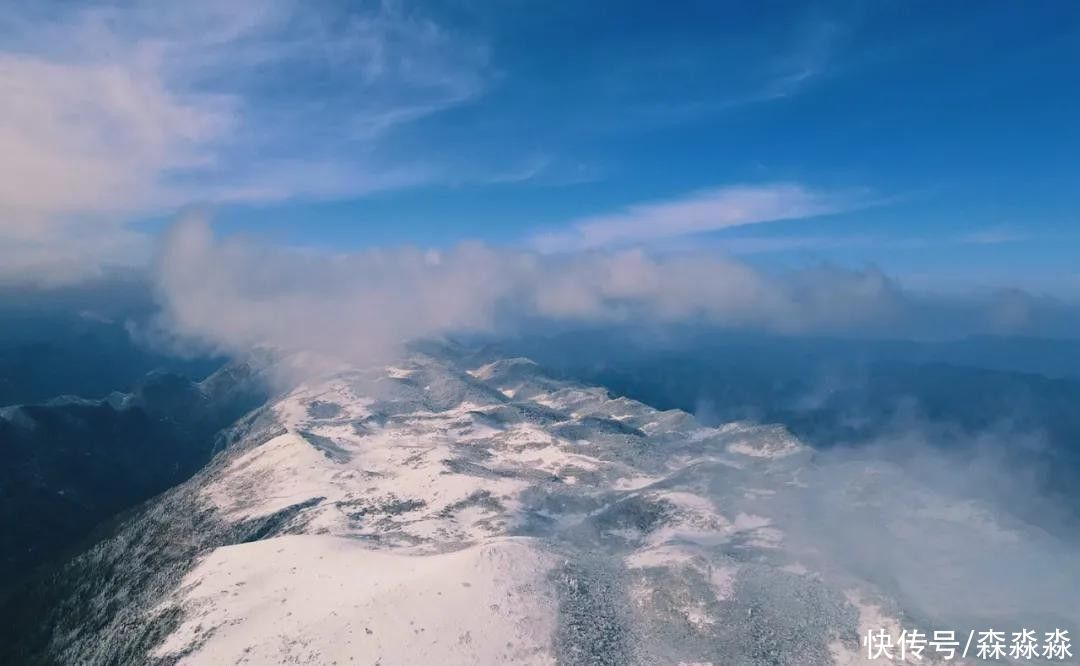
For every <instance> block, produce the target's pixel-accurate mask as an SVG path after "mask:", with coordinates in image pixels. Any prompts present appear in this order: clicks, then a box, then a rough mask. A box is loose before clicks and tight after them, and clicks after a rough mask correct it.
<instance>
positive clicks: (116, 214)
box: [0, 0, 487, 277]
mask: <svg viewBox="0 0 1080 666" xmlns="http://www.w3.org/2000/svg"><path fill="white" fill-rule="evenodd" d="M323 10H325V11H323ZM0 39H2V40H3V41H2V42H0V43H2V44H3V46H2V47H0V98H3V99H4V100H5V102H4V104H2V105H0V154H3V155H4V159H3V160H0V233H2V234H3V235H4V237H5V238H9V239H15V240H18V241H19V243H20V247H23V248H24V249H25V248H26V247H33V248H36V250H37V251H38V252H40V253H42V254H43V255H44V254H46V253H47V252H48V248H49V247H50V245H55V244H56V243H61V244H63V243H68V242H69V240H70V239H72V238H73V237H78V236H86V235H87V234H88V233H89V232H88V231H87V229H88V228H95V227H96V229H97V230H99V231H101V232H106V231H113V230H115V229H116V228H117V221H118V220H122V219H129V218H130V217H131V216H133V215H136V214H143V213H152V212H161V211H166V210H170V209H175V208H176V207H178V206H182V205H185V204H188V203H192V202H214V201H232V200H241V201H248V202H251V201H278V200H282V199H289V198H298V197H300V198H303V197H311V198H324V197H336V196H350V195H356V194H363V193H367V192H370V191H373V190H380V189H387V188H393V187H400V186H403V185H411V184H415V183H417V182H423V181H425V180H428V179H430V178H432V177H433V173H434V170H433V169H432V167H431V165H429V164H424V163H423V162H422V161H421V159H420V158H417V159H415V160H410V159H405V158H402V157H400V156H396V155H393V154H392V153H391V152H390V151H386V150H382V148H383V146H384V145H385V143H386V142H387V140H388V137H389V136H390V134H391V133H392V132H393V131H394V130H396V129H399V128H401V127H403V126H405V125H408V124H410V123H414V122H416V121H418V120H420V119H422V118H424V117H426V116H430V115H432V114H434V113H438V112H439V111H442V110H444V109H447V108H449V107H452V106H455V105H458V104H461V103H463V102H465V101H467V100H469V99H472V98H473V97H475V96H477V95H479V94H480V93H481V92H482V91H483V90H484V87H485V85H486V67H487V52H486V49H485V48H484V47H483V45H481V44H477V43H473V42H472V41H469V40H467V39H464V38H461V37H459V36H458V35H456V34H453V33H451V32H450V31H448V30H446V29H444V28H443V27H441V26H440V25H437V24H436V23H434V22H432V21H429V20H427V19H425V18H423V17H421V16H418V15H416V14H415V13H412V12H409V11H406V10H404V9H403V8H401V7H400V6H399V5H397V4H396V3H385V4H379V5H376V6H375V7H374V8H369V9H366V10H362V11H352V10H349V11H346V10H344V9H343V10H340V11H337V10H334V9H333V8H327V7H322V8H321V10H320V11H318V12H316V11H311V9H310V7H309V6H308V5H306V4H304V3H300V2H294V1H293V0H243V1H242V2H232V3H213V2H207V1H204V0H195V1H194V2H188V3H184V5H183V7H182V8H181V7H174V6H173V5H171V4H169V3H156V2H154V3H147V4H145V5H140V6H138V7H129V6H126V5H121V4H119V3H117V4H112V3H111V2H108V1H106V2H98V3H94V4H90V5H84V6H81V7H80V8H79V9H78V10H77V11H73V12H67V13H64V14H60V13H58V12H54V13H48V14H46V13H44V12H38V11H35V10H33V9H32V8H30V7H29V6H28V7H27V8H26V10H25V11H21V12H20V11H8V12H7V14H6V15H5V16H4V17H3V18H2V19H0ZM124 233H125V235H127V236H130V235H131V233H132V232H130V230H125V232H124ZM127 240H130V238H129V239H127ZM114 245H115V244H110V247H112V246H114ZM75 249H78V248H72V247H70V246H69V247H59V246H57V253H56V256H57V257H60V256H72V255H73V254H77V255H78V256H81V257H85V252H83V251H81V250H82V249H85V247H84V248H82V249H80V252H78V253H73V250H75ZM10 251H11V244H8V250H7V251H5V250H0V265H3V266H5V267H10V266H12V265H15V264H16V260H18V264H19V265H20V266H21V265H22V264H23V263H24V262H23V261H22V260H23V259H25V255H22V253H20V254H21V255H22V256H20V257H9V256H8V254H10ZM50 263H51V262H50ZM75 268H76V267H72V269H73V270H74V269H75ZM5 272H6V271H5ZM22 272H23V271H20V273H22ZM0 277H6V276H0Z"/></svg>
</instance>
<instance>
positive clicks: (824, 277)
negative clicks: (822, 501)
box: [158, 217, 1080, 361]
mask: <svg viewBox="0 0 1080 666" xmlns="http://www.w3.org/2000/svg"><path fill="white" fill-rule="evenodd" d="M158 275H159V285H158V286H159V289H160V295H161V300H162V304H163V308H164V316H165V319H164V320H163V321H164V324H165V327H166V328H167V329H168V330H171V331H173V332H175V333H176V334H178V335H180V336H182V337H186V338H190V339H195V340H199V341H201V342H203V343H207V344H210V345H211V346H213V347H216V348H218V349H220V350H224V351H227V352H244V351H247V350H248V349H250V348H251V347H253V346H257V345H268V346H272V347H279V348H283V349H292V350H305V351H311V352H316V353H319V354H324V355H328V356H336V357H342V358H347V359H349V360H353V361H355V360H370V359H372V358H375V357H378V356H379V355H381V354H384V353H391V352H392V351H394V350H395V349H396V348H397V346H398V345H400V344H402V343H404V342H406V341H408V340H411V339H415V338H423V337H428V336H439V335H443V334H453V333H461V332H500V333H501V332H508V331H513V330H516V329H520V328H521V327H524V326H529V327H537V326H543V325H545V324H555V323H557V324H560V325H566V324H569V325H581V324H587V325H593V324H620V325H626V326H629V327H648V326H665V325H670V324H688V323H689V324H696V323H702V324H710V325H719V326H723V327H730V328H747V329H758V330H768V331H776V332H782V333H791V334H799V333H829V334H845V335H846V334H873V335H879V336H880V335H884V336H890V337H903V336H935V335H940V336H945V337H956V336H961V335H964V334H970V333H990V332H1000V333H1015V332H1028V333H1030V332H1039V333H1069V332H1073V333H1075V332H1076V331H1078V330H1080V326H1077V323H1078V322H1077V317H1076V315H1075V312H1073V311H1072V310H1069V309H1068V308H1065V307H1063V306H1059V305H1058V304H1056V303H1053V302H1048V301H1040V300H1037V299H1033V298H1031V297H1029V296H1027V295H1026V294H1023V293H1022V292H1010V293H1007V294H991V295H987V296H985V297H968V298H963V299H959V298H953V299H943V298H932V297H930V296H926V295H921V294H917V293H911V292H909V291H906V290H905V289H903V288H902V286H901V285H899V284H897V283H896V282H895V281H893V280H891V279H890V278H888V277H887V276H885V275H883V274H882V273H880V272H878V271H875V270H864V271H849V270H843V269H838V268H833V267H827V266H821V267H814V268H809V269H804V270H800V271H794V272H788V273H781V274H768V273H764V272H762V271H759V270H755V269H753V268H751V267H750V266H748V265H746V264H743V263H740V262H737V261H734V260H730V259H726V258H723V257H719V256H716V255H698V254H667V255H650V254H646V253H644V252H641V251H622V252H614V253H599V252H596V253H576V254H568V255H543V254H537V253H533V252H525V251H515V250H508V249H501V248H494V247H490V246H485V245H479V244H472V245H462V246H459V247H457V248H454V249H451V250H447V251H425V250H421V249H417V248H397V249H380V250H369V251H364V252H357V253H352V254H333V255H330V254H325V253H319V252H314V251H306V250H297V249H282V248H275V247H270V246H266V245H262V244H259V243H257V242H253V241H251V240H248V239H243V238H236V237H234V238H230V239H225V240H218V239H216V238H215V237H214V235H213V233H212V230H211V228H210V226H209V224H208V222H207V221H206V220H205V219H200V218H197V217H193V218H189V219H187V220H184V221H182V222H181V223H179V224H177V225H176V226H175V227H174V229H173V230H172V232H171V233H170V234H169V236H168V238H167V240H166V243H165V245H164V248H163V251H162V254H161V257H160V261H159V264H158Z"/></svg>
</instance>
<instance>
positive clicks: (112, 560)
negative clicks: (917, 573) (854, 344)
mask: <svg viewBox="0 0 1080 666" xmlns="http://www.w3.org/2000/svg"><path fill="white" fill-rule="evenodd" d="M224 441H227V442H228V447H227V448H226V449H225V451H224V452H223V453H222V454H220V455H219V456H218V457H217V458H216V459H215V461H214V462H213V463H212V464H211V465H210V466H208V467H207V468H206V469H205V470H204V471H203V472H201V473H200V474H199V475H197V476H196V477H195V478H194V479H192V481H190V482H189V483H187V484H184V485H183V486H181V487H179V488H177V489H176V490H175V491H173V492H171V493H169V494H167V495H165V496H163V497H162V498H161V499H160V500H158V501H157V502H155V503H153V504H151V505H149V506H148V507H147V509H146V510H145V511H144V512H143V513H142V514H140V515H138V516H135V517H133V518H132V519H131V520H130V521H129V522H128V523H127V524H126V525H125V526H123V528H122V529H121V530H120V531H119V532H118V533H117V534H116V535H115V536H114V537H113V538H111V539H109V540H107V541H105V542H103V543H102V544H100V545H99V546H97V547H96V548H95V549H93V550H92V551H90V552H88V553H87V554H85V555H84V556H82V557H81V558H79V559H77V560H76V562H75V564H74V565H73V568H72V569H71V571H70V578H72V579H75V580H76V581H77V582H76V583H75V589H76V591H77V593H78V595H77V596H78V605H77V606H73V605H72V604H74V603H75V602H73V601H71V599H72V598H74V597H75V596H76V593H72V592H70V591H68V592H65V594H67V596H66V597H64V600H63V601H62V602H60V604H59V607H64V604H68V606H67V607H68V608H77V609H78V612H79V613H81V614H83V615H84V616H89V617H90V618H91V619H92V621H79V622H78V623H71V622H69V623H68V624H66V625H65V624H64V623H63V622H61V623H60V625H59V626H58V628H57V631H56V632H54V634H53V636H52V638H51V643H50V647H49V649H50V652H51V654H53V655H59V656H60V658H61V659H60V660H61V661H64V662H66V663H117V662H118V663H143V662H144V661H146V660H150V661H154V660H157V661H160V662H162V663H181V664H233V663H250V664H273V663H317V664H324V663H325V664H330V663H338V664H345V663H368V664H370V663H380V664H383V665H387V666H388V665H390V664H421V663H446V664H473V663H514V664H517V663H526V664H528V663H536V664H544V663H564V664H625V663H642V664H645V663H650V664H651V663H671V664H676V663H686V664H697V663H702V664H703V663H713V664H756V663H761V664H766V663H769V664H773V663H780V664H815V663H859V662H860V657H859V655H860V654H861V652H860V645H859V638H860V636H861V635H864V634H865V632H866V631H868V630H870V629H875V630H876V629H879V628H882V627H884V628H886V629H892V628H899V627H901V626H905V625H906V624H908V623H913V622H920V623H922V622H928V621H937V620H940V619H941V618H942V617H946V616H948V615H947V613H946V611H948V610H949V608H948V605H947V602H948V601H949V600H948V599H946V600H944V601H943V602H942V603H940V604H937V605H936V606H931V607H928V606H926V604H921V605H920V604H916V603H908V604H907V605H905V602H904V600H903V599H898V598H897V589H896V587H895V586H893V587H889V586H888V585H886V584H885V583H887V582H888V581H885V582H884V583H883V581H880V580H874V579H873V576H870V575H869V574H870V573H872V572H869V571H867V570H864V569H863V568H862V567H860V566H854V565H852V564H851V563H850V562H848V561H846V560H845V559H844V558H843V557H840V556H838V555H837V552H836V551H835V549H834V547H835V546H837V545H839V546H841V547H843V548H846V549H849V550H850V549H851V548H852V546H851V544H849V543H845V542H842V541H840V540H838V539H837V538H836V536H835V535H833V534H825V535H822V534H821V533H820V532H821V531H822V530H824V529H827V525H828V523H824V525H825V526H826V527H821V525H822V523H820V522H817V518H816V517H815V514H816V513H817V512H819V511H820V510H823V508H827V507H835V506H841V507H844V510H845V511H850V512H851V513H848V514H842V515H837V516H836V520H835V521H834V522H840V523H842V522H843V521H844V520H845V516H848V517H857V516H858V515H859V512H873V514H874V515H878V514H881V515H883V516H887V517H889V518H890V525H889V526H888V527H883V529H886V530H887V529H896V530H901V531H903V530H909V531H910V530H911V527H912V524H913V523H912V522H911V521H915V520H918V521H922V523H923V524H924V523H925V522H926V521H934V526H935V528H938V529H942V530H947V531H949V533H951V534H955V535H956V538H957V539H961V540H963V541H964V542H965V543H972V544H975V545H976V546H979V547H985V548H986V549H989V550H993V552H995V553H1001V555H1000V556H1001V557H1004V558H1006V559H1008V558H1010V557H1013V555H1014V554H1016V553H1021V552H1026V551H1019V550H1016V552H1015V553H1014V550H1015V549H1018V548H1019V545H1018V544H1021V543H1022V542H1023V540H1022V539H1019V538H1018V537H1017V535H1016V534H1014V533H1013V532H1012V531H1010V530H1011V528H1010V527H1009V526H1003V525H999V524H998V523H996V522H995V521H994V520H993V519H992V518H990V517H988V516H986V515H985V514H984V513H981V512H980V509H979V508H978V507H976V506H970V505H947V506H946V505H943V504H942V503H941V502H938V501H936V500H935V498H932V497H928V496H926V494H925V490H924V489H921V488H920V487H918V486H917V485H907V486H902V487H897V486H888V488H889V489H888V490H887V491H883V492H881V493H879V492H878V491H876V490H875V489H876V488H878V487H885V486H884V485H883V484H881V483H877V482H875V480H877V481H880V476H879V475H880V474H881V473H887V472H888V471H889V470H873V469H862V468H859V469H855V470H852V473H851V475H850V476H841V477H838V476H836V475H835V474H832V475H830V476H827V477H826V476H823V475H822V474H821V473H820V470H818V469H817V467H816V464H815V461H814V456H813V455H812V453H811V452H810V451H809V450H808V449H806V448H805V447H803V446H802V445H801V444H800V443H799V442H797V441H796V440H794V439H793V438H792V437H791V436H790V435H788V434H787V432H786V431H785V430H784V429H783V428H781V427H777V426H756V425H751V424H743V423H733V424H728V425H725V426H722V427H719V428H706V427H703V426H702V425H701V424H699V423H698V422H697V421H696V420H695V419H694V418H693V417H691V416H690V415H688V414H686V413H683V412H679V411H666V412H665V411H657V410H655V409H652V408H650V407H648V406H646V405H643V404H640V403H637V402H634V401H632V400H628V399H625V398H618V397H613V396H610V395H609V394H608V393H607V392H606V391H605V390H603V389H601V388H597V387H589V386H581V385H576V384H573V383H569V382H564V381H559V380H556V379H552V378H550V377H548V376H546V375H545V374H544V373H543V371H542V370H541V369H540V368H539V367H537V366H536V365H535V364H533V363H531V362H529V361H526V360H524V359H509V360H497V361H494V362H491V363H480V362H477V361H471V360H470V358H469V357H468V356H464V355H458V354H455V353H451V352H443V353H428V354H420V353H417V354H414V355H412V356H410V357H408V358H405V359H403V360H401V361H400V362H399V363H397V364H396V365H394V366H392V367H379V368H374V369H361V370H357V369H352V370H345V371H341V372H337V373H335V374H332V375H330V376H328V377H325V378H324V379H321V380H319V381H312V382H309V383H307V384H304V385H302V386H299V387H297V388H296V389H295V390H293V391H291V392H289V393H288V394H287V395H284V396H281V397H280V398H279V399H276V400H275V401H273V403H272V404H269V405H267V406H266V407H265V408H263V409H262V410H259V411H257V412H255V413H253V414H252V415H250V416H249V417H247V418H246V419H244V420H242V421H241V422H239V423H238V424H237V426H236V427H235V428H234V429H233V430H232V431H231V432H230V433H229V434H228V435H226V437H225V438H224ZM837 479H840V481H842V483H838V482H837ZM833 495H836V496H838V497H839V500H838V501H832V500H833ZM894 498H895V499H897V503H896V505H897V506H901V507H908V508H909V509H910V510H908V509H903V510H899V509H896V510H894V509H892V508H889V507H891V506H892V505H890V504H888V502H890V501H891V500H892V499H894ZM932 500H933V501H932ZM829 502H832V503H831V504H830V503H829ZM883 506H884V507H886V508H885V509H883V508H882V507H883ZM941 506H946V509H940V508H938V509H935V510H933V511H931V509H930V507H941ZM830 510H833V511H835V509H830ZM916 548H917V553H918V557H922V558H923V559H922V560H919V559H918V558H917V557H916V558H914V559H913V561H916V562H918V563H919V565H920V566H923V565H925V566H927V567H939V568H940V567H943V566H946V565H948V563H949V561H948V558H949V557H951V555H950V554H949V553H945V554H944V555H941V556H939V554H938V553H936V551H934V550H933V549H926V548H924V546H923V544H921V543H920V544H917V545H916ZM1010 549H1013V550H1010ZM954 564H955V563H954ZM1027 564H1028V565H1030V566H1036V567H1044V568H1045V567H1047V566H1050V565H1051V564H1052V563H1051V562H1048V561H1037V560H1030V561H1028V562H1027ZM1058 564H1060V562H1059V563H1058ZM102 572H104V573H102ZM949 573H950V574H951V573H952V572H949ZM1072 574H1073V572H1072V571H1070V572H1069V574H1068V575H1072ZM958 575H962V572H961V574H958ZM93 576H100V577H101V578H100V582H96V583H94V584H93V585H92V586H91V585H90V584H88V583H86V582H85V581H86V580H88V579H89V578H91V577H93ZM930 583H933V581H932V580H931V581H930ZM918 591H919V590H916V589H914V588H911V589H908V590H907V592H908V593H909V597H908V601H911V600H912V599H916V600H925V599H926V598H927V597H926V595H922V596H919V595H916V594H915V593H916V592H918ZM87 599H89V601H87ZM117 599H123V600H124V601H123V603H122V604H119V607H118V606H117V604H116V600H117ZM931 600H932V601H933V598H932V597H931ZM1011 603H1013V604H1014V606H1015V605H1016V604H1020V603H1022V599H1020V600H1018V599H1015V598H1013V599H1012V602H1011ZM937 613H942V614H944V615H938V614H937ZM69 615H70V613H69ZM948 617H953V616H948ZM89 626H94V627H98V629H97V630H96V631H92V630H88V629H87V627H89ZM957 628H958V629H959V628H960V627H957ZM879 663H881V662H879ZM922 663H928V662H927V661H925V660H924V662H922Z"/></svg>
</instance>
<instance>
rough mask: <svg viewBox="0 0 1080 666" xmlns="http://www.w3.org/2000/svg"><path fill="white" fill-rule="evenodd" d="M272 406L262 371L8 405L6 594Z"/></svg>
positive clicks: (2, 522)
mask: <svg viewBox="0 0 1080 666" xmlns="http://www.w3.org/2000/svg"><path fill="white" fill-rule="evenodd" d="M265 399H266V389H265V387H264V386H263V384H262V382H261V380H260V378H259V376H258V372H257V370H253V369H252V367H250V366H249V365H247V364H232V365H228V366H225V367H223V368H221V369H220V370H218V371H217V372H215V373H214V374H212V375H211V376H209V377H208V378H206V379H204V380H203V381H201V382H192V381H190V380H188V379H186V378H184V377H181V376H179V375H175V374H170V373H164V372H155V373H151V374H150V375H148V376H146V377H145V378H144V379H143V380H142V381H141V382H140V383H139V385H138V386H137V387H136V388H135V390H134V391H132V392H131V393H120V392H113V393H111V394H110V395H108V396H107V397H105V398H101V399H97V400H88V399H83V398H76V397H72V396H63V397H59V398H54V399H52V400H49V401H48V402H44V403H41V404H27V405H13V406H8V407H3V408H0V457H2V460H3V465H0V589H2V588H3V587H4V585H5V583H10V582H11V581H12V579H13V578H15V577H18V576H20V575H24V574H25V573H26V572H27V570H28V569H29V568H31V567H33V566H35V565H39V564H41V563H42V562H45V561H48V560H49V559H50V558H53V557H56V556H58V555H59V554H60V553H61V552H62V551H64V549H68V548H71V547H73V546H75V545H76V544H78V543H79V542H80V541H81V540H83V539H85V538H87V537H88V535H89V534H90V532H91V530H92V529H93V528H94V526H96V525H97V524H98V523H100V522H102V521H104V520H106V519H108V518H111V517H113V516H114V515H116V514H117V513H118V512H120V511H123V510H125V509H128V508H130V507H132V506H134V505H135V504H137V503H139V502H142V501H143V500H146V499H148V498H150V497H152V496H153V495H156V494H158V493H160V492H162V491H164V490H166V489H168V488H170V487H172V486H174V485H176V484H177V483H180V482H182V481H184V480H185V479H187V478H188V477H190V476H191V475H192V474H193V473H195V472H196V471H198V470H199V469H200V468H201V467H202V466H203V465H205V464H206V463H207V462H208V461H209V459H210V457H211V455H212V454H213V451H214V446H215V442H216V440H215V433H216V432H217V431H218V430H220V429H221V428H223V427H225V426H227V425H229V424H231V423H232V422H233V421H235V420H236V419H237V418H239V417H240V416H241V415H242V414H244V413H245V412H247V411H249V410H251V409H253V408H255V407H257V406H259V405H260V404H262V402H263V401H264V400H265Z"/></svg>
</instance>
